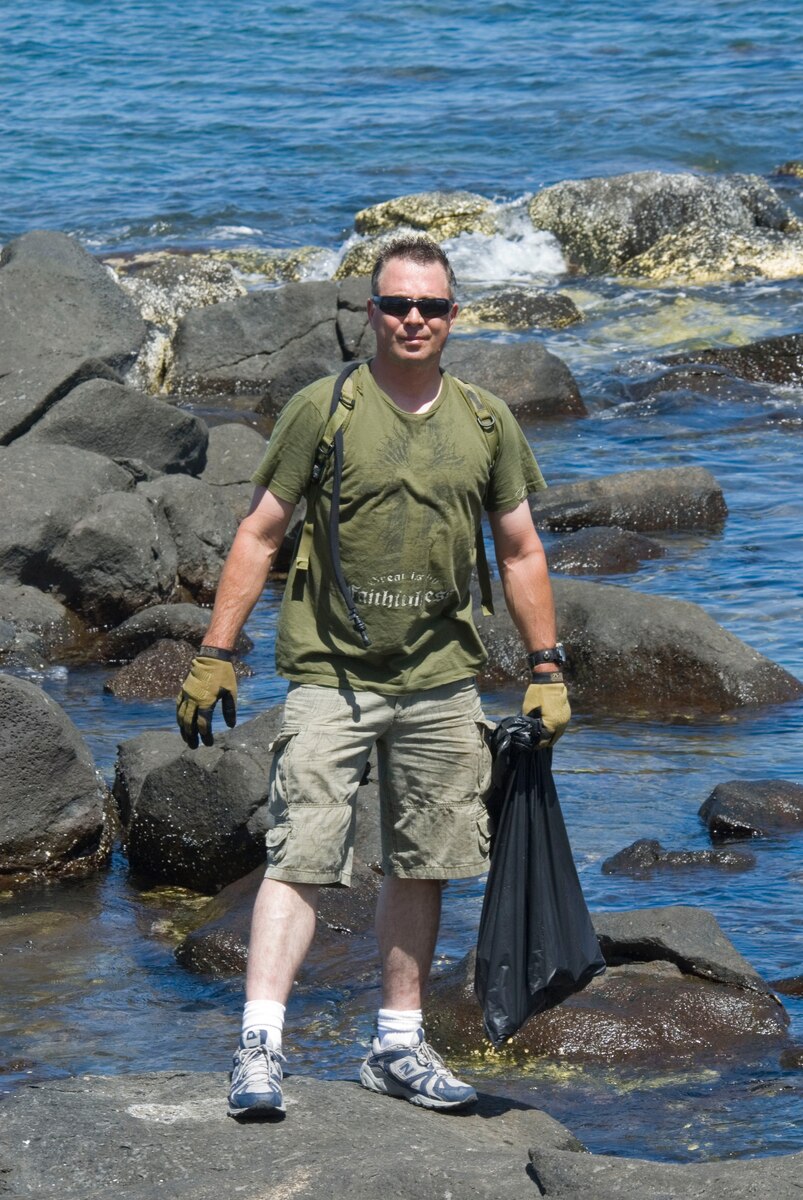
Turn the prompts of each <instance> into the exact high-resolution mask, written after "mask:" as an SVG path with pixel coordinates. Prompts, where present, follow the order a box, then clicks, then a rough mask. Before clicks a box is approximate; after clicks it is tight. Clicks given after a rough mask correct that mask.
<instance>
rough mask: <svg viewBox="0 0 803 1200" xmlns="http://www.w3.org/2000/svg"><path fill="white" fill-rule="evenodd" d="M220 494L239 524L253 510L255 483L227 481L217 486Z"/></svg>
mask: <svg viewBox="0 0 803 1200" xmlns="http://www.w3.org/2000/svg"><path fill="white" fill-rule="evenodd" d="M217 492H218V495H219V496H220V499H221V500H222V501H223V503H224V504H225V505H226V507H227V508H228V510H229V512H230V513H231V515H232V516H233V517H234V519H235V521H236V522H237V524H238V525H239V523H240V521H242V520H243V519H244V518H245V517H247V516H248V514H249V512H250V511H251V501H252V500H253V498H254V485H253V483H225V484H223V485H222V486H219V487H218V488H217Z"/></svg>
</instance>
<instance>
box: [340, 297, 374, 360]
mask: <svg viewBox="0 0 803 1200" xmlns="http://www.w3.org/2000/svg"><path fill="white" fill-rule="evenodd" d="M370 296H371V281H370V279H363V278H360V277H356V278H351V279H344V280H343V282H342V283H341V284H340V285H339V287H338V289H337V336H338V338H339V340H340V346H341V349H342V351H343V357H344V358H345V359H355V358H370V357H371V356H372V355H373V354H374V353H375V351H376V339H375V337H374V331H373V329H372V328H371V326H370V325H369V324H368V309H367V304H368V300H369V299H370Z"/></svg>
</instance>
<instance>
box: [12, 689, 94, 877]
mask: <svg viewBox="0 0 803 1200" xmlns="http://www.w3.org/2000/svg"><path fill="white" fill-rule="evenodd" d="M109 800H110V797H109V793H108V791H107V789H106V787H105V786H104V784H103V782H102V781H101V779H100V777H99V775H98V774H97V772H96V771H95V765H94V763H93V761H92V756H91V754H90V752H89V749H88V747H87V745H86V743H85V742H84V740H83V738H82V737H81V735H80V733H79V732H78V730H77V729H76V728H75V726H74V725H73V723H72V721H71V720H70V719H69V717H68V716H67V714H66V713H65V712H64V711H63V709H61V708H60V707H59V705H58V704H56V702H55V701H54V700H51V699H50V697H49V696H47V695H45V693H44V692H43V691H42V690H41V688H38V687H36V686H35V685H34V684H32V683H29V682H28V681H27V680H23V679H17V678H14V677H12V676H10V675H0V881H2V883H3V885H4V886H7V885H8V884H11V883H15V882H19V881H21V880H24V879H25V878H29V877H36V878H43V877H50V876H62V877H65V876H78V875H85V874H89V873H90V872H92V871H94V870H96V869H97V868H98V867H99V866H100V865H101V864H102V863H103V862H104V860H105V859H106V857H107V855H108V852H109V849H110V847H111V838H112V831H113V823H112V819H111V805H110V803H109Z"/></svg>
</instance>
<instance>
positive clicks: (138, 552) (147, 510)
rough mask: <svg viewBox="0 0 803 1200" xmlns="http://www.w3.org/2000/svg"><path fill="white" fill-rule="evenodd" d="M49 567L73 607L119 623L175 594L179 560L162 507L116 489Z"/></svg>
mask: <svg viewBox="0 0 803 1200" xmlns="http://www.w3.org/2000/svg"><path fill="white" fill-rule="evenodd" d="M166 478H173V477H166ZM175 478H176V479H178V478H182V477H179V476H176V477H175ZM194 482H197V480H196V481H194ZM145 486H154V485H152V484H151V485H145ZM199 486H202V485H200V484H199ZM48 571H49V573H50V575H51V577H52V578H53V579H54V581H55V584H56V586H57V588H58V590H59V592H60V593H61V595H62V596H63V597H64V599H65V600H66V602H67V603H68V604H69V605H70V607H71V608H75V609H77V610H78V612H80V613H81V614H82V615H84V616H85V617H87V618H88V619H90V620H92V621H93V622H95V623H96V624H98V625H116V624H118V623H119V622H120V621H124V620H125V618H126V617H129V616H131V614H132V613H135V612H137V611H138V610H139V609H140V608H147V607H148V606H149V605H152V604H160V603H163V602H165V601H167V600H169V599H170V598H171V597H172V596H173V594H174V592H175V590H176V585H177V572H178V558H177V554H176V546H175V542H174V541H173V537H172V534H171V532H170V527H169V525H168V523H167V519H166V517H165V516H164V513H163V512H162V511H161V509H160V507H159V506H158V505H157V504H151V503H149V501H148V499H147V497H146V496H144V495H142V494H141V493H139V492H135V493H125V492H113V493H111V494H108V495H105V496H99V497H98V499H97V500H96V501H95V503H94V505H93V506H92V508H91V509H90V510H89V512H88V513H87V514H86V515H85V516H84V517H82V518H81V520H79V521H77V522H76V524H75V525H73V527H72V529H71V530H70V531H69V533H68V534H67V535H66V536H65V537H64V540H63V541H62V542H60V543H59V545H57V546H56V547H55V548H54V549H53V551H52V552H51V554H50V557H49V560H48Z"/></svg>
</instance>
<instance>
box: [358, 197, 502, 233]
mask: <svg viewBox="0 0 803 1200" xmlns="http://www.w3.org/2000/svg"><path fill="white" fill-rule="evenodd" d="M399 226H404V227H406V228H409V229H422V230H425V231H426V232H427V233H428V234H429V235H430V237H432V238H433V239H435V241H443V240H445V239H446V238H451V237H457V235H458V234H460V233H475V232H478V233H493V232H494V231H495V229H496V220H495V218H494V205H493V203H492V201H490V200H487V199H486V198H485V196H478V195H477V194H476V193H475V192H447V191H441V192H417V193H415V194H413V195H410V196H397V197H395V199H393V200H385V201H384V203H382V204H375V205H373V206H372V207H371V208H364V209H362V211H361V212H358V213H357V215H356V217H355V218H354V228H355V229H356V230H357V232H358V233H363V234H377V233H387V232H389V231H393V230H396V229H398V228H399Z"/></svg>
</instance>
